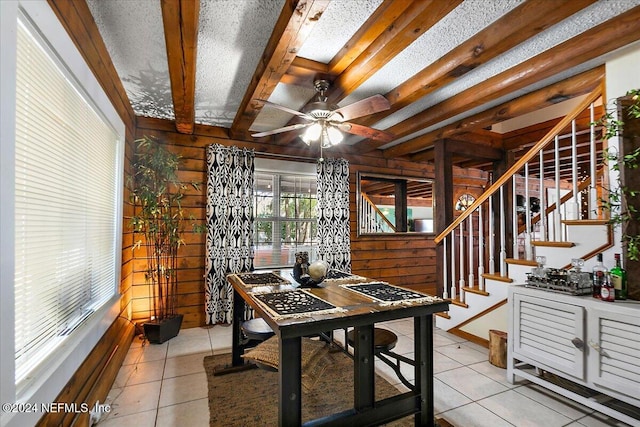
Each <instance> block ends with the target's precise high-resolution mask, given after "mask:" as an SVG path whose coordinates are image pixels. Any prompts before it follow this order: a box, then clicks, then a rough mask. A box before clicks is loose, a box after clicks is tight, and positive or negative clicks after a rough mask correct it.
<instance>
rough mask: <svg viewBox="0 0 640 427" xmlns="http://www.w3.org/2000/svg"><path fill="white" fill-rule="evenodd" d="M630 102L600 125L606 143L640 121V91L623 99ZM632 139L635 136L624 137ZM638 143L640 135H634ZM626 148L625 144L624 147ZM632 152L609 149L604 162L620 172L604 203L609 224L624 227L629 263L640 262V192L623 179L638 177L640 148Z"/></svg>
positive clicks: (613, 109) (618, 106) (615, 108)
mask: <svg viewBox="0 0 640 427" xmlns="http://www.w3.org/2000/svg"><path fill="white" fill-rule="evenodd" d="M623 99H625V100H629V101H630V102H623V103H620V102H619V101H620V100H616V102H614V104H613V106H612V107H611V108H608V109H607V111H606V113H605V115H604V116H603V117H602V118H601V119H600V120H599V121H598V122H597V123H596V124H597V125H601V126H603V131H604V135H603V137H604V138H605V139H609V138H613V137H618V136H623V135H624V130H625V122H624V120H623V118H625V117H626V120H639V119H640V89H632V90H629V91H628V92H627V96H626V97H625V98H623ZM624 136H626V137H629V138H631V135H624ZM634 137H635V138H636V139H638V138H639V137H640V135H634ZM620 145H622V143H621V144H620ZM628 151H629V152H625V151H624V150H617V149H614V148H609V149H607V150H606V151H605V154H604V159H605V160H606V161H607V162H608V164H609V167H610V168H611V169H612V170H614V171H617V172H618V182H617V186H615V187H613V188H611V189H610V190H609V194H608V198H605V199H602V200H601V205H602V207H603V208H604V209H606V210H608V211H609V212H610V219H609V223H610V224H612V225H613V226H614V227H615V226H620V229H621V233H622V237H621V240H622V245H623V248H624V249H625V251H626V256H627V259H629V260H631V261H638V260H640V234H638V230H637V227H635V226H634V227H630V226H631V225H636V224H638V223H639V222H640V204H639V203H638V202H640V200H639V196H640V189H639V188H635V187H633V186H632V185H628V183H627V182H625V180H624V179H623V176H624V174H625V173H626V174H631V173H637V169H638V167H639V165H640V145H639V144H634V145H633V146H632V147H631V149H630V150H628Z"/></svg>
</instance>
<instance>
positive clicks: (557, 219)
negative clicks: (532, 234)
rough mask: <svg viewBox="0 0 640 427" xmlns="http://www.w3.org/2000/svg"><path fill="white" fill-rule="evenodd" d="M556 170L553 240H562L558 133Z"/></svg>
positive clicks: (558, 140) (557, 140)
mask: <svg viewBox="0 0 640 427" xmlns="http://www.w3.org/2000/svg"><path fill="white" fill-rule="evenodd" d="M554 150H555V153H554V154H555V155H554V161H555V172H556V209H555V211H554V224H555V226H554V230H553V240H555V241H556V242H559V241H561V238H562V236H561V232H560V231H561V228H560V221H561V218H560V139H559V138H558V135H556V137H555V149H554Z"/></svg>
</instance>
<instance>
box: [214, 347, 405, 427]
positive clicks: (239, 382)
mask: <svg viewBox="0 0 640 427" xmlns="http://www.w3.org/2000/svg"><path fill="white" fill-rule="evenodd" d="M329 357H330V358H331V361H332V365H331V366H329V367H328V368H327V369H326V370H325V371H324V373H323V375H322V377H321V378H319V379H318V380H317V382H316V383H315V385H314V387H313V388H312V389H311V390H310V391H308V392H305V393H303V395H302V420H303V422H306V421H309V420H312V419H315V418H319V417H322V416H325V415H330V414H333V413H336V412H340V411H344V410H347V409H349V408H352V407H353V361H352V360H351V359H350V358H349V357H348V356H347V355H345V354H344V353H342V352H336V353H330V354H329ZM230 362H231V355H230V354H223V355H218V356H207V357H205V358H204V367H205V370H206V372H207V381H208V386H209V416H210V422H209V424H210V425H211V426H252V427H253V426H270V427H271V426H275V425H278V373H277V372H271V371H267V370H264V369H250V370H247V371H240V372H235V373H231V374H226V375H220V376H213V371H214V368H215V367H216V366H225V365H228V364H229V363H230ZM375 382H376V400H380V399H384V398H385V397H390V396H393V395H396V394H399V393H400V392H399V391H398V389H396V388H395V387H394V386H393V385H391V384H389V383H388V382H387V381H386V380H385V379H384V378H382V377H380V376H379V375H376V380H375ZM413 422H414V417H413V415H411V416H409V417H405V418H402V419H400V420H396V421H394V422H393V423H389V424H387V425H389V426H398V427H400V426H412V425H414V423H413Z"/></svg>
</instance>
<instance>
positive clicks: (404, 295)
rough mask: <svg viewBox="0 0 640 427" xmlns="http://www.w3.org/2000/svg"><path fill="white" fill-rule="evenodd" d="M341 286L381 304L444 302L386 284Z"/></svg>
mask: <svg viewBox="0 0 640 427" xmlns="http://www.w3.org/2000/svg"><path fill="white" fill-rule="evenodd" d="M340 286H342V287H344V288H346V289H348V290H350V291H353V292H357V293H359V294H360V295H364V296H366V297H368V298H371V299H373V300H375V301H378V302H380V303H381V304H416V303H424V302H437V301H442V299H441V298H438V297H434V296H431V295H427V294H423V293H421V292H416V291H412V290H409V289H405V288H400V287H398V286H393V285H390V284H388V283H384V282H369V283H355V284H347V285H340Z"/></svg>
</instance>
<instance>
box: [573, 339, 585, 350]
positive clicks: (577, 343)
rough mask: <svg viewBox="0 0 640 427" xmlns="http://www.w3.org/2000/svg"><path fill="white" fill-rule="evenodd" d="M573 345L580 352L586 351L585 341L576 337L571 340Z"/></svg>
mask: <svg viewBox="0 0 640 427" xmlns="http://www.w3.org/2000/svg"><path fill="white" fill-rule="evenodd" d="M571 344H573V346H574V347H575V348H577V349H578V350H583V349H584V341H582V340H581V339H580V338H578V337H575V338H574V339H572V340H571Z"/></svg>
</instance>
